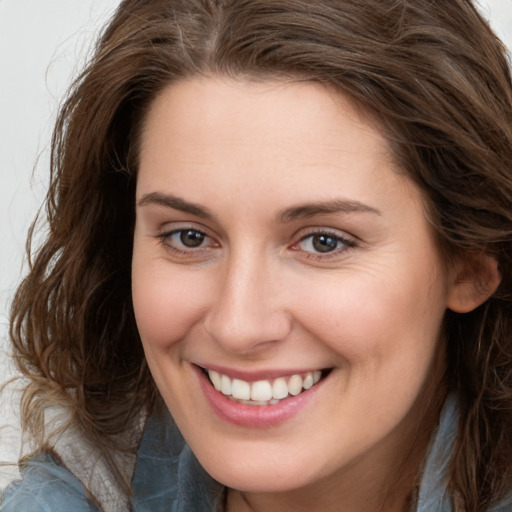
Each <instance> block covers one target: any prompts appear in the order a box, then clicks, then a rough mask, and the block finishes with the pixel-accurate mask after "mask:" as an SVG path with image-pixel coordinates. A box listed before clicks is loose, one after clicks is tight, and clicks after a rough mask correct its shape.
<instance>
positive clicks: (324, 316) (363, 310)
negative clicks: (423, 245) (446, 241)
mask: <svg viewBox="0 0 512 512" xmlns="http://www.w3.org/2000/svg"><path fill="white" fill-rule="evenodd" d="M432 275H436V272H435V271H434V273H433V274H432V273H431V272H430V271H428V270H426V271H425V272H423V273H422V275H421V276H419V278H418V276H413V275H412V273H408V272H404V273H400V272H396V270H395V271H394V272H392V271H388V272H386V271H383V272H379V273H373V272H372V273H368V274H367V275H362V274H361V273H357V275H356V274H354V275H353V276H350V275H348V274H347V275H344V276H339V279H338V280H337V281H338V282H337V284H336V286H333V285H332V283H333V282H334V281H336V280H335V279H333V278H332V277H331V282H330V283H329V282H328V281H325V282H321V281H319V280H317V281H316V282H310V283H308V286H307V287H306V289H308V295H307V298H306V299H305V300H307V303H304V305H303V307H301V314H300V317H301V318H302V323H303V325H304V327H305V328H306V329H307V330H308V331H309V332H311V333H312V334H313V335H314V336H315V337H316V338H317V339H320V340H323V341H324V343H326V344H328V345H329V346H330V348H331V349H332V350H333V351H334V352H336V353H338V355H339V356H341V357H342V358H343V359H345V360H346V362H347V363H348V364H353V365H358V364H360V365H368V366H369V365H379V364H380V363H381V362H382V361H383V360H390V359H392V358H395V360H396V361H397V363H398V361H399V360H402V359H407V358H409V360H410V361H411V362H413V361H418V364H424V363H421V361H422V360H423V361H425V358H427V361H428V359H429V356H431V354H432V352H433V350H434V347H435V346H436V345H437V342H438V338H439V333H440V327H441V324H442V319H443V317H444V311H445V306H444V300H445V287H444V286H443V281H442V279H441V278H440V277H439V276H438V277H437V278H432V277H431V276H432ZM433 282H435V283H436V284H435V285H433V284H432V283H433ZM295 295H296V296H299V294H298V292H297V293H296V294H295Z"/></svg>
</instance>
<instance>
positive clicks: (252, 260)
mask: <svg viewBox="0 0 512 512" xmlns="http://www.w3.org/2000/svg"><path fill="white" fill-rule="evenodd" d="M278 273H279V270H278V268H276V264H275V262H272V261H271V258H270V257H269V256H268V255H266V254H265V251H264V250H257V249H255V248H251V247H244V248H240V249H237V250H236V251H233V252H232V253H231V255H230V256H229V258H228V259H227V261H226V262H225V266H224V269H223V271H222V272H219V276H218V287H217V290H216V293H215V299H214V304H212V307H211V309H210V311H209V314H208V316H207V320H206V328H207V330H208V333H209V335H210V336H211V337H212V338H213V339H214V340H215V341H216V342H217V343H218V344H220V345H222V346H223V348H224V349H226V350H229V351H231V352H238V353H245V352H250V351H252V350H255V349H256V348H258V347H260V346H262V345H264V344H266V343H269V342H276V341H279V340H281V339H284V338H285V337H286V335H287V334H288V332H289V330H290V328H291V325H290V318H289V315H288V312H287V311H286V305H285V304H283V302H284V301H283V300H282V294H281V293H279V289H278V288H279V286H280V284H279V281H280V280H279V279H278V275H277V274H278Z"/></svg>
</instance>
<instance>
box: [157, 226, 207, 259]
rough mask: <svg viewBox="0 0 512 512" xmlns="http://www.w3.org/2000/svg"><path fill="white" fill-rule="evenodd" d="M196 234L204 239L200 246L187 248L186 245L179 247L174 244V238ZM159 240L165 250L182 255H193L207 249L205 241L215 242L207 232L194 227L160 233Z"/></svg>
mask: <svg viewBox="0 0 512 512" xmlns="http://www.w3.org/2000/svg"><path fill="white" fill-rule="evenodd" d="M187 232H189V233H195V234H196V235H199V236H200V237H202V240H201V243H200V245H198V246H196V247H187V246H186V245H184V244H182V245H180V246H179V245H178V244H179V242H178V243H176V242H175V243H172V239H173V237H174V236H176V235H179V236H180V237H181V236H182V235H183V234H185V233H187ZM157 238H158V239H159V240H160V243H161V244H162V245H163V246H164V247H165V249H167V250H170V251H172V252H174V253H177V254H181V255H188V254H191V253H192V252H193V253H197V252H199V251H201V250H204V249H206V247H205V244H204V241H206V240H213V239H212V238H211V237H210V236H208V235H207V234H206V233H205V232H203V231H201V230H199V229H196V228H194V227H184V228H180V229H173V230H172V231H167V232H165V233H160V234H158V235H157Z"/></svg>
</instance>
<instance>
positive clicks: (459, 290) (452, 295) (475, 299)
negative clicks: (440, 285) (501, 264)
mask: <svg viewBox="0 0 512 512" xmlns="http://www.w3.org/2000/svg"><path fill="white" fill-rule="evenodd" d="M500 282H501V275H500V272H499V270H498V262H497V261H496V260H495V259H494V258H493V257H492V256H488V255H486V254H482V255H478V256H472V255H469V256H468V257H465V258H464V259H462V258H461V259H460V260H459V261H458V263H457V264H456V265H455V268H454V278H453V281H452V285H451V287H450V289H449V290H448V295H447V301H446V307H447V308H448V309H451V310H452V311H455V312H456V313H469V312H470V311H473V310H474V309H475V308H477V307H478V306H480V305H481V304H483V303H484V302H485V301H486V300H487V299H488V298H489V297H490V296H491V295H492V294H493V293H494V292H495V291H496V289H497V288H498V286H499V284H500Z"/></svg>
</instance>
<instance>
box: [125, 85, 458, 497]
mask: <svg viewBox="0 0 512 512" xmlns="http://www.w3.org/2000/svg"><path fill="white" fill-rule="evenodd" d="M136 209H137V222H136V227H135V245H134V253H133V300H134V307H135V314H136V318H137V324H138V328H139V331H140V335H141V338H142V342H143V345H144V350H145V353H146V357H147V360H148V363H149V366H150V368H151V372H152V374H153V376H154V379H155V382H156V384H157V386H158V389H159V390H160V392H161V394H162V396H163V398H164V400H165V402H166V404H167V406H168V407H169V409H170V411H171V413H172V415H173V416H174V418H175V420H176V422H177V423H178V426H179V427H180V429H181V431H182V432H183V434H184V436H185V438H186V439H187V441H188V443H189V444H190V446H191V448H192V450H193V451H194V453H195V454H196V456H197V457H198V459H199V460H200V462H201V463H202V464H203V466H204V467H205V468H206V469H207V471H208V472H209V473H210V474H211V475H212V476H213V477H215V478H216V479H217V480H219V481H220V482H222V483H224V484H226V485H228V486H230V487H233V488H236V489H242V490H245V491H249V492H255V493H257V492H280V491H289V490H294V489H299V488H304V487H307V486H310V485H314V484H315V483H319V482H323V483H325V482H329V481H331V480H332V479H333V478H335V479H336V480H335V481H338V482H339V481H340V477H342V476H343V477H345V478H348V480H350V479H352V478H357V475H360V476H362V477H363V478H366V479H368V478H369V477H368V475H369V474H371V475H374V476H377V475H379V474H380V473H385V472H386V471H388V472H389V467H390V463H391V461H394V460H401V457H404V456H405V451H406V450H407V448H406V447H407V446H408V444H409V443H410V441H411V435H412V434H411V432H412V431H413V430H414V428H415V427H416V426H417V423H418V421H419V416H418V414H419V411H420V410H422V407H423V405H424V401H425V400H427V398H426V397H427V396H428V394H429V393H430V392H431V391H430V388H432V387H436V386H435V385H436V383H438V382H439V380H440V374H441V373H442V371H443V363H442V356H441V357H439V354H442V348H441V347H440V346H439V345H440V344H439V338H440V330H441V323H442V319H443V315H444V312H445V309H446V307H447V306H449V296H450V289H451V287H452V281H453V279H452V276H451V274H452V273H451V272H450V271H449V270H448V269H447V267H446V265H444V262H443V260H442V258H441V255H440V253H439V251H438V248H437V246H436V244H435V242H434V239H433V236H432V233H431V228H430V225H429V223H428V222H427V220H426V218H425V214H424V205H423V203H422V198H421V194H420V192H419V190H418V189H417V188H416V186H415V185H414V184H412V183H411V182H410V181H409V180H408V179H407V178H406V177H404V176H403V175H401V174H399V173H398V172H397V171H396V169H395V166H394V163H393V161H392V159H391V156H390V152H389V149H388V146H387V143H386V140H385V139H384V138H383V136H382V135H381V133H380V132H379V130H378V129H376V128H375V126H374V125H372V123H370V122H368V121H367V120H365V118H364V117H363V116H362V115H361V113H360V112H358V110H356V109H355V108H353V107H352V106H351V105H350V104H349V102H347V101H346V100H345V99H344V98H343V96H341V95H339V94H337V93H333V92H330V91H329V90H327V89H326V88H324V87H322V86H320V85H316V84H313V83H292V84H282V83H277V82H266V83H253V82H250V83H246V82H243V83H242V82H236V81H230V80H228V79H220V78H219V79H213V78H210V79H208V78H203V79H199V78H198V79H190V80H188V81H183V82H180V83H177V84H174V85H172V86H170V87H168V88H167V89H166V90H165V91H164V92H163V93H162V94H161V95H160V96H159V97H158V99H157V100H156V101H155V102H154V104H153V106H152V108H151V110H150V112H149V116H148V118H147V122H146V124H145V127H144V130H143V136H142V148H141V154H140V170H139V174H138V182H137V206H136ZM436 356H438V357H436ZM208 373H209V375H208ZM212 382H213V383H212ZM214 385H215V386H214ZM216 388H218V389H216ZM304 388H307V389H306V390H304ZM301 390H302V391H301ZM233 395H234V396H233ZM363 475H365V476H363Z"/></svg>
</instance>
